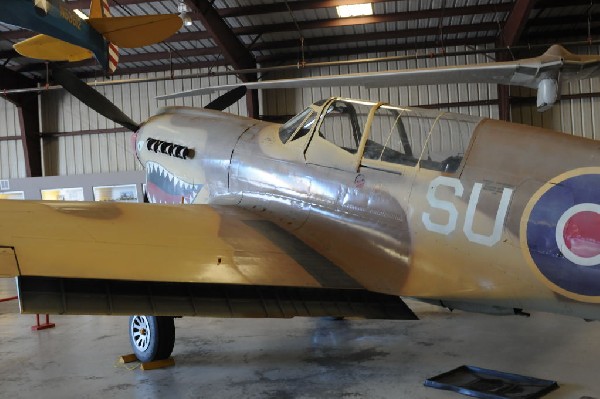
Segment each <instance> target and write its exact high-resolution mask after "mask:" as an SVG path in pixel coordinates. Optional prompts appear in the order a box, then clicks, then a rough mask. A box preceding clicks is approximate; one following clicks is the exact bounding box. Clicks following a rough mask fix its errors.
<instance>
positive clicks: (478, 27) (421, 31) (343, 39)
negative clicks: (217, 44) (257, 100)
mask: <svg viewBox="0 0 600 399" xmlns="http://www.w3.org/2000/svg"><path fill="white" fill-rule="evenodd" d="M497 30H498V24H497V23H496V22H484V23H480V24H467V25H450V26H444V27H441V28H440V27H433V28H417V29H403V30H396V31H387V32H372V33H359V34H354V35H336V36H319V37H305V38H304V46H305V47H306V48H309V47H310V46H322V45H331V44H344V43H356V42H368V41H376V40H391V39H406V38H415V37H421V36H440V34H441V41H444V35H447V34H458V33H468V32H485V33H487V34H488V35H489V33H490V32H496V31H497ZM298 45H299V40H295V39H292V40H280V41H268V42H258V43H256V44H254V45H253V46H252V47H251V49H252V50H273V49H282V48H292V47H298Z"/></svg>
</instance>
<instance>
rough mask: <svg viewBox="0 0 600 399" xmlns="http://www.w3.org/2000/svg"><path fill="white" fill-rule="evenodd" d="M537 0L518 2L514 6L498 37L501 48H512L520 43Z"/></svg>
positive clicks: (517, 0)
mask: <svg viewBox="0 0 600 399" xmlns="http://www.w3.org/2000/svg"><path fill="white" fill-rule="evenodd" d="M536 1H537V0H516V1H515V3H514V6H513V8H512V10H511V11H510V13H509V14H508V17H507V18H506V21H505V22H504V27H503V28H502V31H500V34H499V35H498V43H497V44H498V46H499V47H512V46H514V45H515V44H517V42H518V41H519V39H520V37H521V34H522V33H523V30H524V29H525V25H526V24H527V21H528V20H529V14H531V9H532V8H533V6H534V4H535V2H536Z"/></svg>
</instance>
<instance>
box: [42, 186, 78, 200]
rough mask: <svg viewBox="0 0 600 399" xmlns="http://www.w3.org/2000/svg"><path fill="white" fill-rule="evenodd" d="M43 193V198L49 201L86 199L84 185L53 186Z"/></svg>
mask: <svg viewBox="0 0 600 399" xmlns="http://www.w3.org/2000/svg"><path fill="white" fill-rule="evenodd" d="M41 193H42V199H43V200H48V201H84V197H83V187H72V188H52V189H47V190H41Z"/></svg>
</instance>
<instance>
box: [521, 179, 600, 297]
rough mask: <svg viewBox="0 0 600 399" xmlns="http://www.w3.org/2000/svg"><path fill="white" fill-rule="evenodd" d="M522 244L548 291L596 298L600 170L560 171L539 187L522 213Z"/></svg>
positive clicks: (599, 263) (599, 267)
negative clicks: (559, 173)
mask: <svg viewBox="0 0 600 399" xmlns="http://www.w3.org/2000/svg"><path fill="white" fill-rule="evenodd" d="M521 246H522V248H523V252H524V255H525V258H526V259H527V260H528V261H529V263H530V265H531V266H532V267H533V270H534V271H535V272H536V274H537V275H538V276H540V277H541V279H542V281H543V282H544V283H545V284H546V285H548V286H549V287H550V288H551V289H552V290H553V291H555V292H557V293H559V294H562V295H564V296H567V297H569V298H572V299H576V300H579V301H585V302H600V168H583V169H578V170H574V171H571V172H568V173H565V174H563V175H561V176H558V177H557V178H555V179H552V180H551V181H550V182H549V183H548V184H545V185H544V186H543V187H542V188H541V189H539V190H538V192H537V193H536V194H535V195H534V196H533V197H532V198H531V200H530V201H529V204H528V205H527V207H526V208H525V212H524V213H523V219H522V220H521Z"/></svg>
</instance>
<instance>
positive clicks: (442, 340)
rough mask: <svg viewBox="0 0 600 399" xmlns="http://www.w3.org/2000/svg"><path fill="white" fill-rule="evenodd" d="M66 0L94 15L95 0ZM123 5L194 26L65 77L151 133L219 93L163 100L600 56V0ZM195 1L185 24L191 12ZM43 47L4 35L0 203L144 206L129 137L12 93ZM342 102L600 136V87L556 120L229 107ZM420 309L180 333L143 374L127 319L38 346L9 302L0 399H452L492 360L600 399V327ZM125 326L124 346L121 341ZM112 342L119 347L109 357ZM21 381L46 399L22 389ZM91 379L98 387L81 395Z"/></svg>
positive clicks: (529, 102)
mask: <svg viewBox="0 0 600 399" xmlns="http://www.w3.org/2000/svg"><path fill="white" fill-rule="evenodd" d="M55 1H57V2H58V1H61V0H55ZM61 3H62V4H63V5H64V6H66V7H68V8H69V9H71V10H75V9H77V10H81V11H82V12H83V13H84V14H89V6H90V5H89V0H66V1H62V2H61ZM108 3H109V5H110V7H111V13H112V15H114V16H127V15H147V14H182V18H184V21H186V23H185V24H184V26H183V27H182V28H181V29H180V30H179V32H178V33H177V34H175V35H173V36H172V37H170V38H168V39H167V40H165V41H164V42H161V43H158V44H155V45H151V46H146V47H142V48H134V49H121V50H120V60H119V67H118V69H117V70H116V72H115V73H114V74H113V75H111V76H106V75H105V73H104V72H103V71H102V68H101V66H100V65H98V63H97V62H96V61H95V60H93V59H91V60H85V61H78V62H72V63H63V64H62V66H63V67H64V68H67V69H69V70H70V71H72V72H73V73H75V74H76V75H77V76H78V77H80V78H81V79H83V80H85V81H86V82H88V83H90V84H94V83H99V84H98V85H97V86H96V89H97V90H98V91H99V92H100V93H102V94H103V95H105V96H106V97H107V98H108V99H109V100H110V101H111V102H113V103H114V104H115V105H117V106H118V107H119V108H121V109H122V110H123V111H124V112H125V113H126V114H127V115H129V116H130V117H131V118H132V119H133V120H135V121H137V122H143V121H145V120H147V119H148V118H149V117H151V116H152V115H154V114H155V113H156V112H157V111H158V110H159V109H160V108H161V107H163V106H189V107H202V106H203V105H206V104H207V103H209V102H210V101H212V100H214V99H215V98H216V97H217V96H218V94H210V95H199V96H194V97H185V98H180V99H175V100H157V99H156V98H155V97H156V96H160V95H164V94H170V93H173V92H177V91H183V90H189V89H193V88H197V87H205V86H212V85H217V84H237V83H243V82H248V81H256V80H271V79H282V78H296V77H308V76H322V75H333V74H349V73H357V72H374V71H386V70H397V69H406V68H427V67H434V66H446V65H463V64H476V63H485V62H489V61H505V60H513V59H519V58H526V57H534V56H537V55H540V54H542V53H543V52H544V51H545V50H547V48H548V47H549V46H550V45H552V44H555V43H560V44H562V45H564V46H565V47H566V48H567V49H569V50H570V51H572V52H573V53H576V54H600V41H599V40H600V39H599V36H598V35H599V34H600V31H599V30H600V4H598V2H596V1H595V0H571V1H568V2H566V1H559V0H425V1H417V0H397V1H387V0H372V1H371V2H370V3H368V4H369V7H368V8H369V9H370V13H369V15H358V16H348V17H342V16H340V15H339V12H338V10H337V8H338V7H339V6H346V5H354V4H362V3H365V2H364V0H284V1H272V0H214V1H208V0H180V1H179V0H161V1H148V0H109V1H108ZM182 5H183V7H184V8H185V9H186V11H183V12H182V11H180V10H181V7H182ZM2 7H3V6H2V4H0V12H1V9H2ZM188 21H189V22H188ZM33 34H34V33H33V32H31V31H28V30H25V29H22V28H20V27H18V26H13V25H8V24H3V23H0V60H2V65H1V66H0V90H3V91H4V93H3V98H2V100H0V179H1V180H2V181H6V182H7V186H6V187H3V186H1V185H0V195H2V194H3V192H4V193H5V192H9V191H13V190H22V191H24V192H25V193H26V194H25V198H26V199H39V198H40V195H39V194H40V190H41V189H50V188H55V187H73V186H82V187H85V195H84V197H85V199H86V200H88V199H93V198H94V197H93V193H92V191H91V188H92V186H105V185H106V186H108V185H118V184H126V183H133V184H136V185H137V187H136V196H137V198H139V199H140V200H141V198H142V197H143V192H142V191H141V185H142V184H143V180H144V174H143V172H142V166H141V165H140V163H139V162H138V161H137V160H136V158H135V154H134V153H133V151H132V150H131V148H130V147H131V146H130V135H131V134H130V132H129V131H128V130H127V129H125V128H122V127H120V126H119V125H117V124H115V123H114V122H112V121H111V120H108V119H106V118H105V117H103V116H101V115H99V114H98V113H96V112H95V111H94V110H92V109H90V108H89V107H88V106H86V105H85V104H83V103H82V102H81V101H79V100H78V99H76V98H75V97H73V96H72V95H70V94H69V93H68V92H66V91H64V90H61V89H52V90H38V91H33V92H25V93H18V94H7V91H11V90H15V89H28V88H44V87H46V86H52V85H53V81H52V78H51V76H50V75H49V72H48V64H47V63H46V62H44V61H40V60H34V59H29V58H26V57H22V56H21V55H20V54H18V53H17V52H16V51H15V50H14V49H13V45H14V44H15V43H18V42H20V41H22V40H24V39H27V38H30V37H32V36H33ZM240 71H242V72H240ZM331 96H340V97H349V98H358V99H364V100H370V101H383V102H389V103H391V104H394V105H400V106H416V107H423V108H427V109H437V110H444V111H448V112H456V113H463V114H468V115H471V116H478V117H486V118H493V119H501V120H507V121H513V122H517V123H523V124H526V125H532V126H538V127H544V128H549V129H553V130H558V131H562V132H565V133H566V134H572V135H577V136H582V137H587V138H592V139H599V138H600V137H598V136H599V135H600V128H598V119H597V117H596V115H597V114H598V113H599V112H600V101H599V97H600V80H599V79H598V78H594V79H584V80H581V81H576V82H574V83H573V82H572V83H569V84H567V85H566V87H565V88H564V90H563V94H562V97H561V98H560V101H559V102H558V103H557V104H556V105H555V106H554V107H552V108H551V109H550V110H548V111H546V112H543V113H540V112H538V111H537V110H536V105H535V92H534V91H532V90H530V89H524V88H520V87H510V86H503V85H495V84H477V83H469V84H443V85H415V86H407V87H386V88H379V89H365V88H364V87H359V86H355V87H334V88H327V87H319V88H302V89H276V90H258V91H251V92H249V94H247V95H246V97H245V98H244V99H242V100H240V101H238V102H237V103H236V104H234V105H232V106H230V107H228V108H227V109H226V111H227V112H230V113H232V114H236V115H241V116H249V117H254V118H259V119H263V120H267V121H274V122H284V121H286V120H288V119H289V118H290V117H292V116H293V115H295V114H297V113H298V112H300V111H302V110H303V109H304V108H305V107H306V106H307V105H309V104H311V103H314V102H316V101H319V100H321V99H325V98H328V97H331ZM83 175H85V176H83ZM90 175H91V176H90ZM30 178H35V179H30ZM12 295H15V289H14V287H13V284H12V282H11V281H2V284H1V285H0V298H2V297H10V296H12ZM413 306H414V309H415V312H416V313H418V315H419V316H421V317H422V318H423V319H424V320H422V321H421V322H420V323H421V324H419V325H416V324H415V325H414V326H413V325H411V324H409V322H375V321H359V322H356V323H357V324H352V322H349V321H342V322H339V323H338V324H335V322H334V321H331V320H317V321H315V320H303V319H296V320H293V321H287V320H276V321H272V320H269V321H267V322H265V323H264V324H261V322H260V320H258V321H257V320H252V321H248V320H243V319H242V320H233V321H232V320H227V321H222V320H218V319H208V320H206V321H203V320H194V319H184V320H178V321H177V322H178V323H180V325H181V326H182V327H183V328H180V330H178V331H182V333H181V338H178V339H179V340H180V342H181V348H182V349H181V350H180V353H181V352H183V354H180V355H178V365H177V367H176V369H173V370H171V371H168V370H160V371H156V372H155V373H154V374H150V375H148V374H143V375H141V374H135V372H136V371H132V370H129V369H127V368H123V367H122V366H117V365H115V367H114V368H113V362H112V361H111V359H113V358H115V357H116V356H118V355H120V354H122V353H121V352H126V351H127V350H128V349H127V346H128V345H127V342H126V340H124V339H123V337H125V334H126V333H125V327H126V320H124V319H123V318H120V317H117V318H110V317H100V318H96V317H78V316H77V317H73V316H71V317H68V316H63V317H58V318H56V319H55V320H58V321H57V324H58V326H57V328H56V329H55V330H48V331H43V332H40V333H39V334H38V335H31V333H30V331H28V329H29V324H28V323H29V322H30V320H29V319H26V318H25V317H26V316H20V317H17V316H16V315H15V314H14V313H15V312H16V311H17V306H16V304H15V303H14V302H13V303H0V325H1V326H2V328H0V337H1V338H2V339H1V340H0V386H2V387H3V388H2V391H4V389H5V387H6V391H4V393H3V394H2V395H0V396H3V395H4V394H6V395H8V394H9V393H10V395H11V396H13V397H28V396H33V395H34V394H35V395H41V394H44V395H45V396H47V397H88V396H89V397H97V396H99V395H101V394H102V395H104V396H106V397H123V396H127V397H137V396H146V397H164V396H165V395H169V396H171V395H172V396H173V397H190V398H191V397H219V398H224V397H232V398H233V397H248V398H250V397H252V398H263V397H269V398H292V397H293V398H320V397H365V398H391V397H406V398H417V397H423V398H425V397H427V398H452V397H456V396H455V394H452V393H447V392H436V391H431V390H430V389H427V388H424V387H422V380H423V379H424V378H427V377H429V376H431V375H435V374H437V373H441V372H443V371H445V370H448V369H450V368H452V367H454V366H458V365H460V364H463V363H478V364H479V365H482V366H487V367H489V368H495V369H503V370H504V371H511V372H516V373H523V374H527V375H536V376H541V377H546V378H551V379H558V380H561V381H563V389H561V390H559V391H556V392H554V393H552V394H549V395H548V396H547V397H548V398H582V399H583V398H589V399H591V398H594V397H598V398H600V383H599V382H598V381H597V378H595V374H594V372H593V370H595V363H596V360H597V356H595V355H597V354H598V353H596V352H598V351H597V350H596V349H597V348H596V347H597V345H595V344H594V343H595V342H596V337H597V334H598V333H600V330H598V327H597V326H596V325H595V323H584V322H583V321H581V320H574V319H571V318H567V317H563V316H551V315H546V314H536V315H534V317H532V318H531V319H528V320H525V319H523V318H516V317H515V318H511V319H507V318H501V319H497V318H493V317H491V316H482V315H472V314H464V313H463V314H461V312H455V314H452V315H450V314H449V313H447V312H445V311H442V310H438V309H437V308H434V307H429V306H427V305H424V304H411V307H413ZM456 313H459V314H458V315H457V314H456ZM461 317H463V319H462V320H461V321H457V320H458V319H460V318H461ZM536 319H537V320H538V323H537V324H536V323H533V322H534V321H535V320H536ZM119 326H122V330H123V331H122V333H117V332H115V331H117V330H118V329H119V328H121V327H119ZM60 330H62V331H60ZM63 334H64V335H63ZM509 334H510V336H509ZM83 337H85V338H83ZM425 337H427V338H425ZM85 341H87V342H88V343H86V342H85ZM178 342H179V341H178ZM65 346H70V349H69V350H68V351H67V352H66V354H65V352H63V348H64V347H65ZM113 347H114V348H118V349H115V350H114V351H113V350H112V349H110V350H108V349H107V348H113ZM248 348H252V350H249V349H248ZM499 348H501V349H499ZM36 358H39V359H36ZM240 365H245V366H240ZM198 369H201V370H198ZM138 372H139V370H138ZM198 374H201V375H202V376H201V377H197V375H198ZM32 383H33V384H32ZM23 384H28V385H32V388H31V390H30V391H21V389H22V388H21V386H22V385H23ZM81 384H85V386H86V387H88V388H89V391H88V392H86V393H82V392H81V389H82V387H83V385H81ZM47 387H49V388H50V390H48V389H47ZM7 397H8V396H7Z"/></svg>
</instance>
